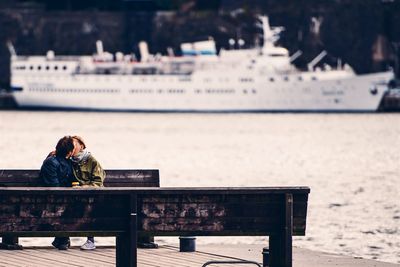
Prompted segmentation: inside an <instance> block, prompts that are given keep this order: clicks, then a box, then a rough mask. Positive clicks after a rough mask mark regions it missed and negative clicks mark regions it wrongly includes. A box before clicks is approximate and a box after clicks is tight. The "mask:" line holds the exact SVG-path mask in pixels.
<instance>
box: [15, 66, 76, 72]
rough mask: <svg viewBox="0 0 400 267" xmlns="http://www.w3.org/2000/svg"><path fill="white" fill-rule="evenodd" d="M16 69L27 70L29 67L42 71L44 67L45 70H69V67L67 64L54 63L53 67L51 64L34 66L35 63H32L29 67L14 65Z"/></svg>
mask: <svg viewBox="0 0 400 267" xmlns="http://www.w3.org/2000/svg"><path fill="white" fill-rule="evenodd" d="M14 69H15V70H27V69H29V70H38V71H41V70H42V69H43V70H67V69H68V67H67V66H66V65H64V66H58V65H54V66H52V67H50V66H49V65H46V66H42V65H38V66H33V65H30V66H29V68H28V67H27V66H16V67H14Z"/></svg>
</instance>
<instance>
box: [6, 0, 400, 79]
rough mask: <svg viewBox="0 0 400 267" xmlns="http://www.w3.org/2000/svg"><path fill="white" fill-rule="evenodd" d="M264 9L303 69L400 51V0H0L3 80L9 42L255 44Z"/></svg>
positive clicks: (33, 51)
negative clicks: (316, 62)
mask: <svg viewBox="0 0 400 267" xmlns="http://www.w3.org/2000/svg"><path fill="white" fill-rule="evenodd" d="M157 11H163V12H161V13H157ZM259 14H267V15H268V16H269V18H270V23H271V25H272V26H284V27H285V29H286V30H285V31H284V32H283V33H282V35H281V39H280V41H279V43H280V44H281V45H283V46H284V47H286V48H288V49H289V51H290V52H291V53H294V52H296V51H297V50H301V51H303V55H302V56H301V57H300V58H299V59H298V60H296V62H295V63H296V65H298V67H300V68H305V67H306V65H307V63H308V62H309V61H310V60H312V59H313V58H314V57H315V56H316V55H317V54H318V53H320V52H321V51H322V50H326V51H327V52H328V56H327V57H326V58H325V62H326V63H330V64H333V65H334V64H336V62H337V59H338V58H341V59H342V60H343V62H346V63H349V64H350V65H351V66H353V67H354V69H355V70H356V72H358V73H368V72H372V71H379V70H383V69H386V68H387V67H388V66H389V65H391V66H394V64H395V62H396V59H397V58H398V55H396V53H395V52H396V50H395V49H394V47H395V46H396V44H397V45H398V46H399V45H400V27H397V26H396V25H400V0H326V1H321V0H220V1H205V0H170V1H166V0H164V1H161V0H153V1H150V0H149V1H132V0H130V1H127V0H121V1H110V0H96V1H77V0H69V1H67V0H66V1H50V0H37V1H23V0H20V1H11V0H0V86H7V84H8V83H9V54H8V51H7V48H6V46H5V43H6V41H11V42H12V43H13V44H14V46H15V48H16V50H17V52H18V53H19V54H22V55H44V54H45V53H46V51H47V50H54V51H55V53H56V54H63V55H81V54H92V53H93V52H94V50H95V42H96V40H99V39H100V40H102V41H103V43H104V47H105V49H106V50H108V51H110V52H116V51H122V52H125V53H131V52H135V53H137V43H138V42H139V41H141V40H146V41H147V42H148V43H149V48H150V51H151V52H152V53H156V52H162V53H166V48H167V47H172V48H173V49H174V51H176V53H179V46H180V44H181V43H183V42H188V41H197V40H204V39H207V38H209V37H213V38H214V39H215V41H216V43H217V48H218V49H219V48H222V47H223V48H228V47H229V42H228V41H229V39H231V38H234V39H236V40H237V39H243V40H244V41H245V47H253V46H255V45H257V44H258V43H260V42H261V40H262V31H261V29H259V28H258V27H256V22H257V16H258V15H259Z"/></svg>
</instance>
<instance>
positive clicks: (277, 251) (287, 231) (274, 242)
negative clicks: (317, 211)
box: [269, 194, 293, 267]
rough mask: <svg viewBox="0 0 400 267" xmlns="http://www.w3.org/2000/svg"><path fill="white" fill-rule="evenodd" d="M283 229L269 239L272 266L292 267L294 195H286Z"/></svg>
mask: <svg viewBox="0 0 400 267" xmlns="http://www.w3.org/2000/svg"><path fill="white" fill-rule="evenodd" d="M282 219H283V220H282V222H283V225H282V229H281V231H280V233H279V234H275V235H271V236H270V237H269V250H270V266H271V267H292V236H293V195H292V194H285V203H284V213H283V218H282Z"/></svg>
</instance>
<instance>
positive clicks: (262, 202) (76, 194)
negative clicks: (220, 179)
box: [0, 188, 309, 236]
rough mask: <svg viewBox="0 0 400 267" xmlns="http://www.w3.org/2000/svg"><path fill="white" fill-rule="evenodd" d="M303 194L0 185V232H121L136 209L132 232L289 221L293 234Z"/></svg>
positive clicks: (185, 231) (228, 231)
mask: <svg viewBox="0 0 400 267" xmlns="http://www.w3.org/2000/svg"><path fill="white" fill-rule="evenodd" d="M308 193H309V189H308V188H286V189H285V188H247V189H246V188H244V189H243V188H190V189H189V188H146V189H142V188H115V189H113V188H100V189H96V190H93V189H79V190H76V189H75V190H74V189H65V188H56V189H55V190H52V191H49V190H48V189H46V188H20V189H18V188H0V210H1V212H0V221H1V222H2V223H1V224H0V234H1V233H18V234H19V236H24V235H27V236H35V235H39V236H41V235H43V234H46V233H47V234H48V235H50V236H51V234H54V232H74V233H73V234H77V233H78V232H81V233H82V231H83V232H85V233H87V234H88V233H96V234H104V235H105V234H106V233H118V232H125V231H128V229H129V227H130V226H129V225H130V217H129V216H130V214H137V231H138V232H139V233H145V234H153V235H167V236H171V235H197V236H204V235H247V236H251V235H264V236H265V235H270V234H274V233H279V232H282V231H284V230H285V229H287V228H288V223H290V225H289V226H290V227H292V225H293V228H292V229H293V234H294V235H305V228H306V215H307V200H308ZM289 207H291V208H289ZM290 212H292V216H291V214H290ZM288 214H289V216H291V217H290V218H289V220H290V221H289V222H288V221H287V220H288Z"/></svg>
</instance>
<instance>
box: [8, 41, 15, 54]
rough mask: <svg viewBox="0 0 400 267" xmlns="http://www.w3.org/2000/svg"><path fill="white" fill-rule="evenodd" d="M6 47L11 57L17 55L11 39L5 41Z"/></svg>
mask: <svg viewBox="0 0 400 267" xmlns="http://www.w3.org/2000/svg"><path fill="white" fill-rule="evenodd" d="M7 48H8V51H9V52H10V55H11V57H12V58H15V57H17V52H15V48H14V46H13V44H12V43H11V41H7Z"/></svg>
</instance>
